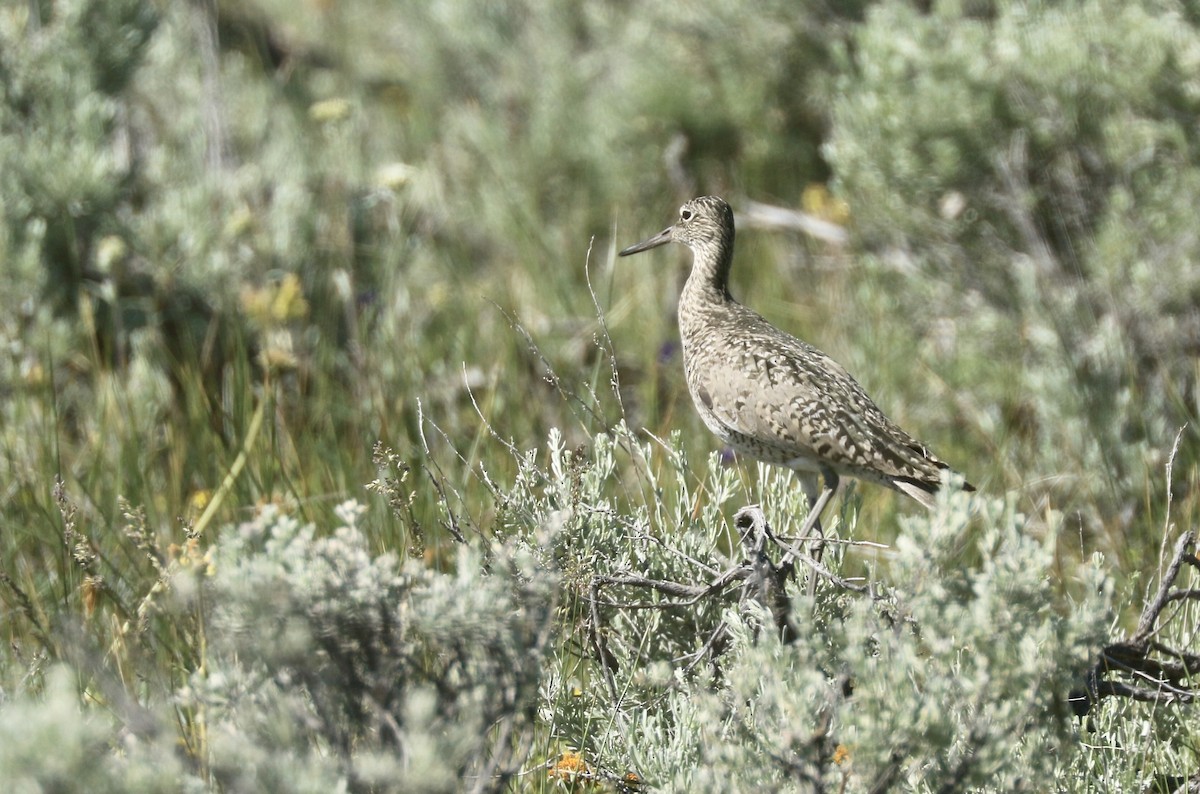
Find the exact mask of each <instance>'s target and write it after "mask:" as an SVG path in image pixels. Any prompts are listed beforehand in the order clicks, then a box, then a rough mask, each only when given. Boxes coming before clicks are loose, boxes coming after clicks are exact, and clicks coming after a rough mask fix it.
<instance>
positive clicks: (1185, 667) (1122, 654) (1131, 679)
mask: <svg viewBox="0 0 1200 794" xmlns="http://www.w3.org/2000/svg"><path fill="white" fill-rule="evenodd" d="M1195 547H1196V533H1195V532H1193V531H1190V530H1189V531H1188V532H1185V533H1183V535H1181V536H1180V538H1179V540H1178V541H1177V542H1176V543H1175V551H1174V554H1173V555H1172V556H1171V562H1170V563H1169V564H1168V565H1167V568H1166V570H1165V571H1164V572H1163V576H1162V581H1161V582H1160V583H1159V586H1158V592H1157V593H1156V594H1155V596H1154V598H1152V599H1150V601H1149V602H1148V603H1147V605H1146V608H1145V609H1144V610H1143V611H1142V615H1141V618H1140V619H1139V620H1138V627H1137V631H1135V632H1134V634H1133V636H1132V637H1130V638H1129V639H1127V640H1122V641H1118V642H1113V643H1110V644H1108V645H1106V646H1104V648H1103V649H1102V650H1101V651H1100V654H1099V656H1098V658H1097V660H1096V662H1095V664H1093V665H1092V667H1091V668H1090V669H1089V670H1088V672H1087V691H1086V692H1081V691H1075V692H1072V693H1071V694H1070V698H1069V699H1070V702H1071V705H1072V708H1073V709H1074V710H1075V713H1076V714H1077V715H1079V716H1081V717H1082V716H1086V715H1087V714H1088V713H1089V712H1090V711H1091V708H1092V706H1093V705H1094V704H1095V703H1097V702H1099V701H1100V700H1101V699H1103V698H1105V697H1123V698H1129V699H1130V700H1136V701H1140V702H1145V703H1164V704H1166V703H1191V702H1192V701H1193V700H1194V699H1195V698H1196V696H1197V690H1196V687H1195V684H1193V682H1192V679H1193V678H1194V677H1195V676H1197V675H1200V655H1198V654H1194V653H1189V652H1187V651H1183V650H1180V649H1177V648H1173V647H1171V646H1170V645H1168V644H1166V643H1164V642H1161V641H1159V640H1157V639H1156V637H1157V636H1158V635H1159V633H1160V632H1161V631H1162V630H1163V628H1164V627H1165V626H1166V625H1167V624H1168V623H1170V620H1171V617H1173V616H1174V615H1176V614H1180V613H1178V612H1175V613H1173V614H1172V615H1171V616H1169V617H1168V618H1167V619H1166V620H1163V612H1164V610H1165V609H1166V608H1167V606H1168V605H1170V604H1172V603H1175V602H1178V601H1183V600H1188V599H1194V598H1200V595H1198V594H1200V590H1197V589H1196V588H1190V587H1176V581H1177V580H1178V578H1179V573H1180V571H1181V570H1182V569H1183V566H1184V564H1187V565H1190V566H1192V567H1193V568H1200V564H1198V563H1197V560H1196V556H1195Z"/></svg>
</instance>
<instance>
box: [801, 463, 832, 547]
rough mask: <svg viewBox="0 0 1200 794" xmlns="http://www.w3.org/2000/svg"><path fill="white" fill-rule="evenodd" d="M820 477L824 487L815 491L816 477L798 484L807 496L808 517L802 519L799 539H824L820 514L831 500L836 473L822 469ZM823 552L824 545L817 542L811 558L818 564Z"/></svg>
mask: <svg viewBox="0 0 1200 794" xmlns="http://www.w3.org/2000/svg"><path fill="white" fill-rule="evenodd" d="M821 476H822V478H823V479H824V481H825V482H824V485H825V487H824V488H822V489H821V490H820V492H818V491H817V479H816V477H801V478H800V482H801V483H802V484H803V486H804V493H805V494H806V495H807V496H808V517H807V518H805V519H804V525H803V526H802V527H800V534H799V538H800V539H802V540H803V539H805V538H808V537H809V536H810V535H813V536H815V537H817V538H818V539H820V538H824V537H825V532H824V531H823V530H822V529H821V514H822V513H824V512H825V507H826V506H827V505H828V504H829V500H830V499H832V498H833V494H834V492H835V491H836V490H837V487H838V476H837V473H836V472H834V471H833V470H832V469H822V470H821ZM824 550H825V544H824V543H823V542H822V541H821V540H818V541H817V543H816V544H814V545H813V549H812V558H813V559H814V560H815V561H817V562H820V561H821V553H822V552H823V551H824Z"/></svg>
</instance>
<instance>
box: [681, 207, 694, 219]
mask: <svg viewBox="0 0 1200 794" xmlns="http://www.w3.org/2000/svg"><path fill="white" fill-rule="evenodd" d="M691 219H692V211H691V210H689V209H688V208H687V207H684V208H683V209H681V210H680V211H679V220H681V221H685V222H686V221H690V220H691Z"/></svg>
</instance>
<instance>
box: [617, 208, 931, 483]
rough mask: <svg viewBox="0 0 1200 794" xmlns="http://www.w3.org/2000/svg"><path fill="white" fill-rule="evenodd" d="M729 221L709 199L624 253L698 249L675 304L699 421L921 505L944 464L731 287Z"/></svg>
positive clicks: (734, 439)
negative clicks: (673, 246) (676, 245)
mask: <svg viewBox="0 0 1200 794" xmlns="http://www.w3.org/2000/svg"><path fill="white" fill-rule="evenodd" d="M733 239H734V225H733V212H732V211H731V210H730V208H729V205H728V204H726V203H725V201H723V200H722V199H720V198H717V197H715V196H705V197H702V198H698V199H693V200H692V201H689V202H688V203H687V204H685V205H684V206H683V207H682V208H681V210H680V220H679V222H678V223H677V224H675V226H672V227H670V228H669V229H666V230H664V231H663V232H662V233H660V234H659V235H658V236H656V237H655V238H651V239H650V240H647V241H646V242H645V243H642V244H639V245H638V246H632V247H631V248H630V249H626V251H624V252H622V253H636V252H637V251H639V250H645V249H646V248H649V247H654V246H656V245H660V244H662V243H665V242H681V243H684V244H685V245H687V246H688V247H690V248H691V249H692V251H693V254H694V261H693V264H692V270H691V273H690V275H689V276H688V280H687V283H686V285H685V286H684V289H683V295H682V296H681V298H680V301H679V331H680V336H681V337H682V340H683V364H684V369H685V371H686V375H687V384H688V390H689V391H690V392H691V395H692V400H693V402H694V403H695V404H696V409H697V411H699V413H700V416H701V418H702V419H703V420H704V424H705V425H706V426H707V427H708V428H709V430H711V431H712V432H713V433H715V434H716V435H717V437H718V438H720V439H721V441H723V442H724V443H726V444H728V445H729V446H730V447H732V448H733V449H734V450H735V451H736V452H738V453H739V454H741V455H744V456H748V457H751V458H757V459H759V460H763V461H766V462H768V463H775V464H780V465H784V466H788V467H790V468H792V469H795V470H797V471H801V472H814V473H821V474H825V473H830V472H831V473H833V474H836V475H847V476H850V477H856V478H858V479H862V480H866V481H869V482H875V483H879V484H882V485H887V486H889V487H892V488H895V489H897V490H900V491H903V492H904V493H907V494H909V495H910V496H912V497H913V498H916V499H918V500H919V501H921V502H923V503H924V504H926V505H929V504H931V503H932V499H931V498H930V495H931V494H932V493H933V492H935V491H936V490H937V489H938V487H939V485H940V484H941V482H942V478H943V476H944V474H945V470H946V469H947V465H946V464H945V463H943V462H942V461H941V460H939V459H938V458H937V457H936V456H934V455H933V453H931V452H930V451H929V450H928V449H927V448H926V447H925V446H924V445H923V444H921V443H920V442H918V441H917V440H916V439H914V438H913V437H912V436H910V435H909V434H908V433H906V432H905V431H904V430H902V429H901V428H900V427H898V426H897V425H896V424H895V423H894V422H892V421H891V420H890V419H888V418H887V416H885V415H884V413H883V412H882V411H881V410H880V409H879V408H878V406H876V405H875V403H874V402H873V401H872V400H871V398H870V397H868V396H867V394H866V392H865V391H863V389H862V387H861V386H859V384H858V382H857V381H855V380H854V378H853V377H851V375H850V373H848V372H847V371H846V370H845V369H844V368H843V367H842V366H841V365H840V364H838V363H837V362H836V361H834V360H833V359H831V358H830V357H829V356H827V355H825V354H824V353H822V352H821V351H820V350H818V349H816V348H815V347H813V346H812V345H810V344H808V343H806V342H803V341H801V340H799V339H797V338H795V337H794V336H791V335H789V334H786V333H784V332H783V331H781V330H779V329H778V328H776V327H775V326H773V325H771V324H770V323H768V322H767V321H766V320H765V319H763V318H762V317H761V316H760V315H758V314H757V313H755V312H753V311H751V310H750V309H748V308H746V307H745V306H743V305H741V304H740V303H738V302H737V301H735V300H734V299H733V298H732V296H730V294H729V288H728V281H729V269H730V265H731V264H732V259H733Z"/></svg>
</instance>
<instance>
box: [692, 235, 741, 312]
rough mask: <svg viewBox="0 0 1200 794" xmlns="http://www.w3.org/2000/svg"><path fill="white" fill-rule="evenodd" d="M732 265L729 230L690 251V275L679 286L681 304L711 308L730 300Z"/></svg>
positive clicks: (731, 244)
mask: <svg viewBox="0 0 1200 794" xmlns="http://www.w3.org/2000/svg"><path fill="white" fill-rule="evenodd" d="M731 264H733V231H732V230H730V231H729V233H728V235H727V236H725V237H723V238H720V239H717V240H712V241H710V242H706V243H704V244H702V245H697V246H696V247H695V248H693V249H692V272H691V273H689V274H688V279H687V283H686V284H684V286H683V295H682V296H681V298H680V302H681V303H682V304H693V305H714V304H724V303H725V302H727V301H731V300H733V298H732V297H731V296H730V294H729V267H730V265H731Z"/></svg>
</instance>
